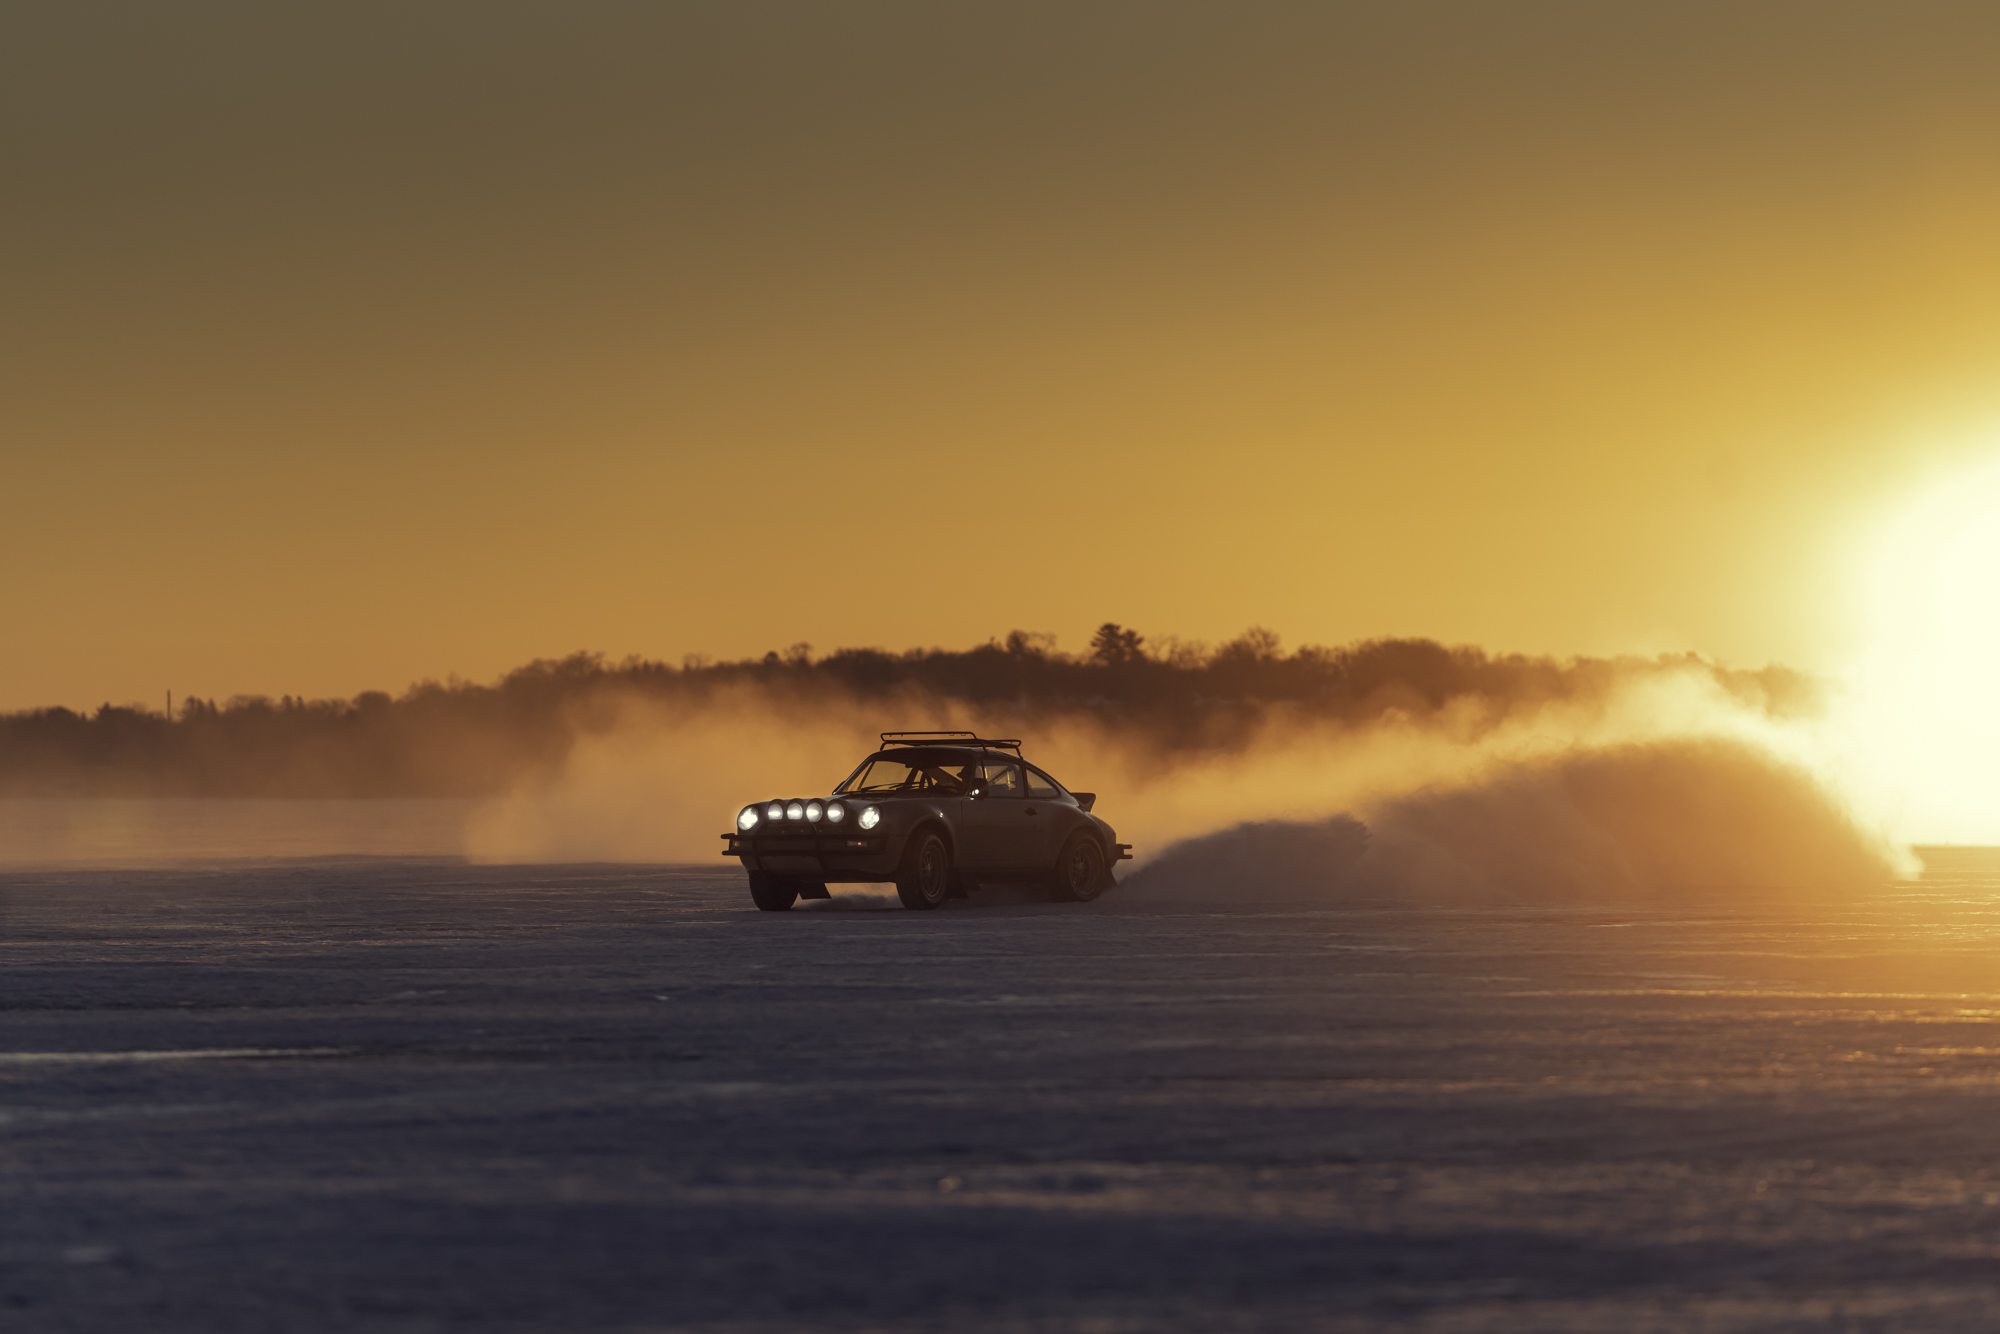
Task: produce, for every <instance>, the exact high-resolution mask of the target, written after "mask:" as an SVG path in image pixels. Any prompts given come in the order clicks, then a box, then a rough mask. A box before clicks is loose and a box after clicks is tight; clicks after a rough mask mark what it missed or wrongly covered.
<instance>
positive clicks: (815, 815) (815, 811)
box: [806, 801, 826, 820]
mask: <svg viewBox="0 0 2000 1334" xmlns="http://www.w3.org/2000/svg"><path fill="white" fill-rule="evenodd" d="M825 814H826V807H824V806H822V805H820V804H819V803H818V802H816V801H809V802H807V803H806V819H808V820H817V819H819V817H820V816H822V815H825Z"/></svg>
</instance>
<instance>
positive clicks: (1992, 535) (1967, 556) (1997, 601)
mask: <svg viewBox="0 0 2000 1334" xmlns="http://www.w3.org/2000/svg"><path fill="white" fill-rule="evenodd" d="M1864 587H1865V596H1866V599H1867V606H1866V612H1867V617H1868V624H1869V626H1870V629H1871V644H1870V647H1869V649H1868V650H1867V652H1866V654H1865V655H1864V657H1863V659H1862V661H1861V663H1860V664H1859V668H1858V670H1857V671H1856V672H1855V674H1854V678H1853V680H1852V683H1851V684H1852V695H1851V700H1850V703H1851V716H1850V723H1851V726H1852V733H1853V741H1854V745H1855V750H1856V752H1857V754H1856V758H1857V760H1858V762H1859V766H1860V770H1861V771H1860V772H1859V773H1858V774H1856V775H1855V777H1856V779H1857V781H1858V783H1859V785H1861V786H1863V787H1865V788H1867V789H1870V790H1872V791H1874V792H1875V793H1876V794H1878V799H1879V800H1880V801H1881V802H1882V803H1883V804H1884V807H1885V809H1886V810H1887V811H1889V812H1894V813H1895V815H1896V817H1897V819H1898V823H1899V824H1900V825H1901V826H1902V827H1903V830H1904V832H1906V833H1907V835H1908V836H1909V837H1910V838H1911V839H1912V840H1913V841H1918V842H1961V843H2000V461H1993V462H1988V463H1985V464H1983V465H1981V466H1979V467H1976V468H1973V469H1971V470H1969V471H1965V472H1960V473H1955V474H1953V475H1951V476H1948V477H1946V478H1943V479H1941V480H1939V481H1935V482H1933V483H1931V484H1930V485H1928V486H1927V487H1925V488H1923V489H1922V490H1920V491H1919V492H1918V493H1917V495H1916V496H1915V497H1914V499H1913V500H1912V501H1911V502H1910V503H1909V504H1907V505H1905V506H1904V507H1903V508H1901V509H1900V510H1898V511H1897V512H1896V513H1895V514H1894V515H1893V516H1892V517H1891V519H1890V520H1889V522H1888V523H1887V524H1886V525H1885V526H1884V528H1883V529H1882V530H1881V532H1880V534H1879V536H1878V539H1877V542H1876V544H1875V545H1874V546H1873V548H1872V549H1871V551H1870V558H1869V562H1868V567H1867V574H1866V577H1865V585H1864Z"/></svg>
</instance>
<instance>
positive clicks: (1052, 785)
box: [1028, 769, 1062, 801]
mask: <svg viewBox="0 0 2000 1334" xmlns="http://www.w3.org/2000/svg"><path fill="white" fill-rule="evenodd" d="M1028 796H1029V798H1030V799H1031V800H1034V801H1055V800H1057V799H1058V798H1060V797H1061V796H1062V789H1061V788H1060V787H1058V786H1056V780H1055V779H1053V778H1051V777H1049V776H1048V775H1047V774H1045V773H1040V772H1037V771H1036V770H1034V769H1030V770H1028Z"/></svg>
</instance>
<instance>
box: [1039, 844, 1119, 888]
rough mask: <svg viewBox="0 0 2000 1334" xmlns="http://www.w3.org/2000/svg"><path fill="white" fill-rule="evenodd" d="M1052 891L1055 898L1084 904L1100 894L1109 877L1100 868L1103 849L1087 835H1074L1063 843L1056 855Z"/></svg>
mask: <svg viewBox="0 0 2000 1334" xmlns="http://www.w3.org/2000/svg"><path fill="white" fill-rule="evenodd" d="M1053 878H1054V880H1055V891H1056V897H1057V898H1058V899H1066V900H1068V901H1070V902H1072V903H1088V902H1090V900H1092V899H1094V898H1096V897H1097V896H1098V895H1099V894H1102V893H1103V892H1104V891H1105V889H1106V888H1107V887H1108V886H1109V884H1110V881H1111V877H1110V875H1109V874H1107V873H1106V871H1105V869H1104V849H1103V848H1102V847H1101V846H1100V845H1099V844H1098V842H1097V840H1096V839H1094V838H1092V837H1091V836H1090V835H1089V834H1076V835H1073V836H1072V837H1071V838H1070V841H1069V842H1067V843H1065V844H1063V850H1062V856H1060V857H1058V858H1056V869H1055V875H1054V877H1053Z"/></svg>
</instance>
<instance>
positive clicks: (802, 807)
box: [785, 801, 806, 820]
mask: <svg viewBox="0 0 2000 1334" xmlns="http://www.w3.org/2000/svg"><path fill="white" fill-rule="evenodd" d="M785 818H786V819H787V820H803V819H805V818H806V804H805V803H804V802H803V801H795V802H793V803H792V804H791V805H789V806H787V807H785Z"/></svg>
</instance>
